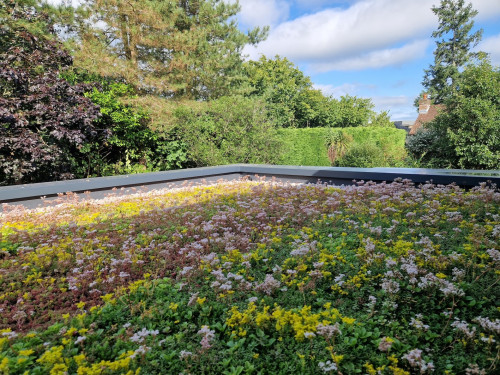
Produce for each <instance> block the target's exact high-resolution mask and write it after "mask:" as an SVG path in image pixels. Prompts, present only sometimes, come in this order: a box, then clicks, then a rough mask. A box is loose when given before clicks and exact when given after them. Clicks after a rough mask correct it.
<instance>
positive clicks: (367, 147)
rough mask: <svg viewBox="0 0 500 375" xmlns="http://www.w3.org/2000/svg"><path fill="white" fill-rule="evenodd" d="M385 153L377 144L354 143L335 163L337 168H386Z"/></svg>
mask: <svg viewBox="0 0 500 375" xmlns="http://www.w3.org/2000/svg"><path fill="white" fill-rule="evenodd" d="M386 164H387V163H386V160H385V155H384V151H383V150H382V149H381V148H380V147H378V146H377V145H376V144H375V143H354V144H353V145H352V146H351V147H349V149H347V151H346V153H345V154H344V155H343V156H342V157H341V158H340V159H338V160H336V162H335V164H334V165H335V166H336V167H357V168H374V167H383V166H386Z"/></svg>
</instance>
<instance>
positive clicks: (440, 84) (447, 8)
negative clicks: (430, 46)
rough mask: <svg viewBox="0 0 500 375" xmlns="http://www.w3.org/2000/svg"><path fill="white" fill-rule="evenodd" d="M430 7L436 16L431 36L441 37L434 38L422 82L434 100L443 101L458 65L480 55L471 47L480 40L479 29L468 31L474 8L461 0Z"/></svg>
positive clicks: (450, 90)
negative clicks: (429, 64)
mask: <svg viewBox="0 0 500 375" xmlns="http://www.w3.org/2000/svg"><path fill="white" fill-rule="evenodd" d="M432 11H433V12H434V14H436V15H437V16H438V18H439V26H438V29H437V30H436V31H434V32H433V33H432V37H433V38H442V39H440V40H437V41H436V50H435V51H434V65H431V66H430V67H429V69H428V70H426V71H425V77H424V80H423V82H422V84H423V86H424V87H425V88H426V89H427V90H428V92H429V93H430V94H431V97H432V99H433V101H434V102H435V103H442V102H444V101H445V100H447V99H449V98H450V96H451V95H452V94H453V92H454V91H455V90H456V89H457V84H458V81H457V80H458V77H459V75H460V69H461V68H462V67H464V66H465V65H466V64H467V63H469V62H471V60H472V59H473V58H475V57H478V56H479V55H480V53H473V52H471V50H472V49H473V48H474V47H475V46H476V45H477V44H478V43H479V41H480V40H481V34H482V30H479V31H476V32H474V33H472V34H470V32H471V30H472V27H473V26H474V21H473V20H472V19H473V18H474V17H475V16H476V15H477V11H476V10H473V9H472V4H468V5H465V2H464V0H441V3H440V5H439V6H433V7H432Z"/></svg>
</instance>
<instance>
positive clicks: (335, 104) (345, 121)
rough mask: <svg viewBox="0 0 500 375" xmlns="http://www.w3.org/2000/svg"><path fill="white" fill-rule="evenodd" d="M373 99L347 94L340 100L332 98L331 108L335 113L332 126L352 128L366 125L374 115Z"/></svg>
mask: <svg viewBox="0 0 500 375" xmlns="http://www.w3.org/2000/svg"><path fill="white" fill-rule="evenodd" d="M373 107H374V105H373V103H372V101H371V99H363V98H358V97H356V96H350V95H345V96H342V97H341V98H340V100H336V99H332V100H331V103H330V110H331V111H332V112H333V113H334V116H335V118H334V122H333V124H332V125H331V126H334V127H340V128H350V127H357V126H366V125H368V122H369V120H370V118H371V117H372V116H373V115H374V112H373Z"/></svg>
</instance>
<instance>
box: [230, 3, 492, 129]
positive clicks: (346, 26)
mask: <svg viewBox="0 0 500 375" xmlns="http://www.w3.org/2000/svg"><path fill="white" fill-rule="evenodd" d="M226 1H228V2H234V1H236V0H226ZM239 2H240V5H241V12H240V14H239V15H238V22H239V25H240V27H241V29H242V30H247V29H249V28H252V27H254V26H263V25H269V26H270V27H271V29H270V34H269V37H268V39H267V40H266V41H264V42H262V43H261V44H259V45H258V46H257V47H256V48H255V47H251V46H249V47H247V48H245V50H244V53H245V54H246V55H248V56H249V58H251V59H258V58H259V56H260V55H261V54H264V55H266V56H267V57H274V56H275V55H280V56H282V57H287V58H288V59H289V60H291V61H292V62H293V63H295V64H296V65H297V66H298V67H299V68H300V69H301V70H302V71H303V72H304V73H306V74H307V75H309V76H310V77H311V79H312V81H313V83H314V85H315V87H317V88H318V89H321V90H322V91H323V92H324V93H325V94H328V95H333V96H334V97H340V96H341V95H345V94H349V95H356V96H359V97H364V98H371V99H372V100H373V102H374V103H375V105H376V109H377V110H379V111H380V110H389V111H390V112H389V113H390V115H391V118H392V119H393V120H415V118H416V117H417V112H416V109H415V108H414V107H413V101H414V99H415V97H416V96H417V95H418V94H419V93H420V92H421V91H422V89H423V88H422V86H421V81H422V78H423V75H424V69H426V68H428V66H429V65H430V64H432V63H433V61H434V58H433V54H432V52H433V50H434V46H435V42H434V40H433V39H432V38H431V33H432V31H433V30H435V29H436V28H437V25H438V19H437V17H436V16H435V15H434V13H432V11H431V7H432V6H433V5H438V4H439V0H351V1H336V0H240V1H239ZM470 2H471V3H472V5H473V8H474V9H476V10H478V12H479V14H478V16H476V18H475V27H476V28H482V29H483V39H482V42H481V44H480V45H479V46H478V47H479V49H480V50H482V51H485V52H488V53H490V56H491V60H492V62H493V63H494V64H495V65H500V0H472V1H470Z"/></svg>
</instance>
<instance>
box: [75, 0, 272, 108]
mask: <svg viewBox="0 0 500 375" xmlns="http://www.w3.org/2000/svg"><path fill="white" fill-rule="evenodd" d="M238 11H239V5H238V4H237V3H236V4H228V3H226V2H224V1H222V0H128V1H123V0H86V1H85V3H84V6H83V7H82V8H80V13H79V14H80V17H79V24H78V28H77V29H78V32H77V34H78V38H76V44H75V65H78V66H80V67H83V68H86V69H88V70H90V71H94V72H97V73H99V74H101V75H104V76H112V77H115V78H120V79H124V80H125V81H127V82H129V83H131V84H133V85H134V86H136V87H137V88H138V89H139V90H140V91H142V92H144V93H148V94H155V95H162V96H167V97H171V96H177V97H185V98H194V99H209V98H213V97H219V96H221V95H224V94H227V93H228V92H229V90H230V89H231V87H232V86H234V85H236V84H237V80H238V78H239V77H238V76H239V74H241V73H240V72H241V65H242V58H241V51H242V49H243V47H244V46H245V44H247V43H252V44H255V43H258V42H259V41H261V40H262V39H263V38H264V37H265V35H266V32H267V30H266V29H263V30H261V29H254V30H252V31H251V32H249V33H248V35H246V34H243V33H242V32H240V31H239V30H238V27H237V24H236V21H234V15H236V14H237V12H238ZM77 19H78V18H77Z"/></svg>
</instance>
